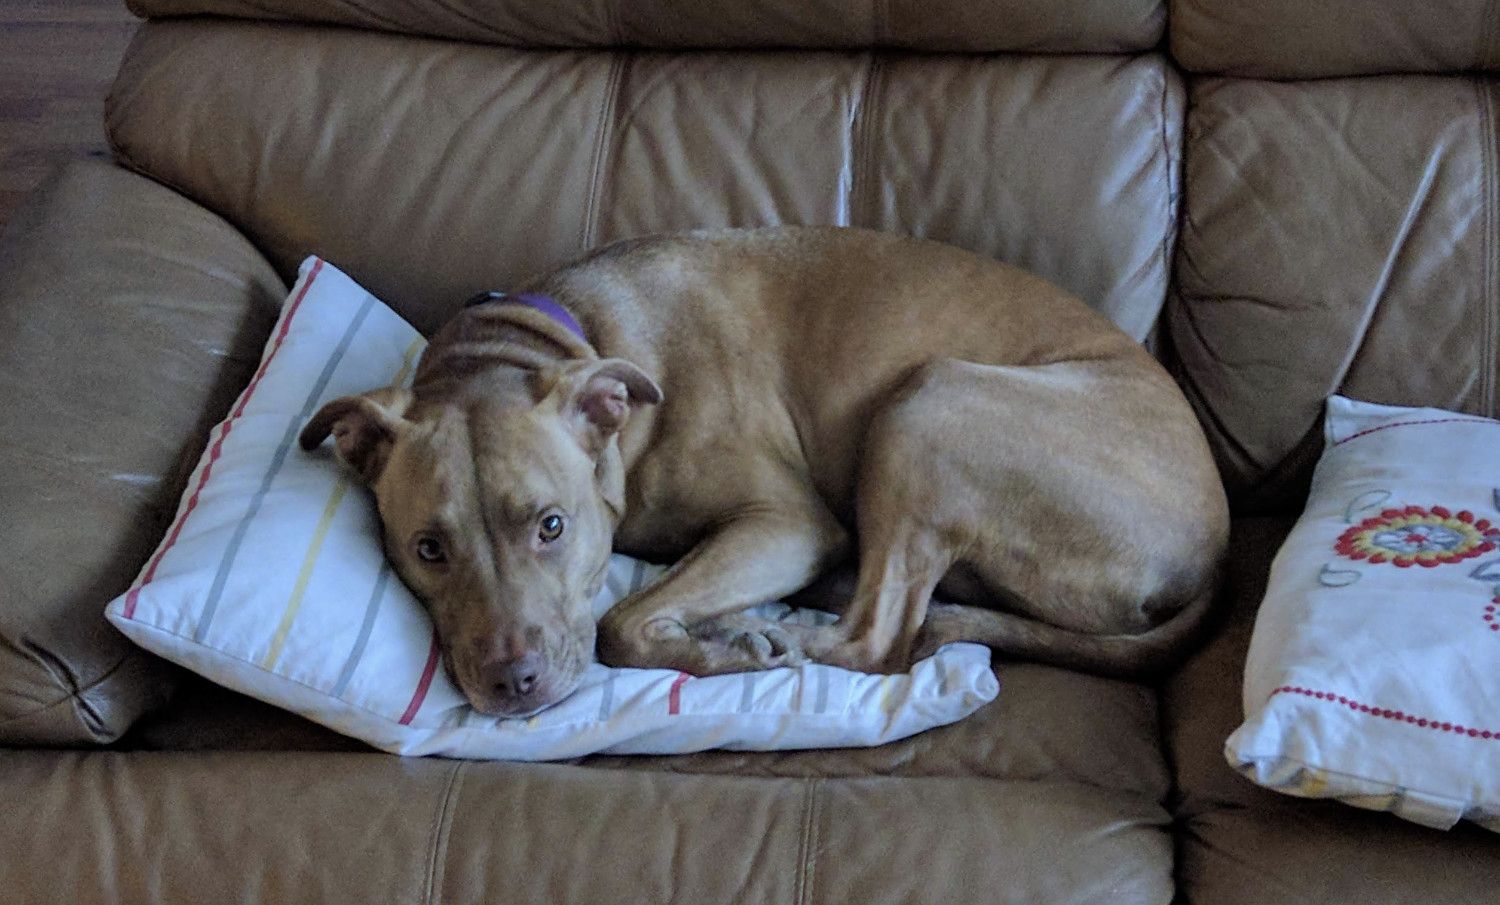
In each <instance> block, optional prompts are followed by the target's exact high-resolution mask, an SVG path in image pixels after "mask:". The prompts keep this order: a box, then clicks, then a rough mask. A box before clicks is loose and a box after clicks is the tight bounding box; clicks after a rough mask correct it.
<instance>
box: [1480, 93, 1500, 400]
mask: <svg viewBox="0 0 1500 905" xmlns="http://www.w3.org/2000/svg"><path fill="white" fill-rule="evenodd" d="M1474 90H1475V91H1476V92H1477V93H1478V95H1479V98H1478V99H1479V121H1480V132H1481V134H1480V145H1479V147H1480V173H1479V176H1480V179H1481V180H1482V181H1483V188H1482V190H1481V192H1480V204H1482V205H1483V212H1482V216H1483V218H1484V224H1483V227H1482V231H1481V234H1482V235H1483V237H1484V273H1483V277H1484V286H1483V288H1482V290H1481V291H1482V293H1483V295H1482V297H1481V299H1480V305H1481V317H1482V319H1483V324H1484V328H1483V330H1482V331H1481V340H1480V341H1481V342H1483V343H1484V346H1483V349H1482V351H1481V355H1482V358H1481V369H1482V370H1481V373H1480V377H1479V380H1480V405H1481V406H1482V408H1483V410H1484V412H1485V414H1487V415H1490V416H1492V417H1493V416H1494V415H1495V365H1496V355H1495V342H1496V338H1495V329H1496V312H1495V307H1496V304H1497V301H1500V299H1497V296H1500V289H1497V287H1496V285H1495V283H1496V272H1497V270H1500V267H1497V265H1496V261H1495V256H1496V254H1497V249H1496V248H1495V242H1496V238H1497V236H1496V224H1495V219H1496V215H1497V211H1496V207H1497V202H1496V198H1495V175H1494V170H1495V166H1496V155H1495V141H1496V133H1495V111H1494V107H1493V103H1492V99H1491V96H1490V92H1489V90H1488V88H1487V86H1486V85H1485V81H1484V78H1483V77H1480V76H1476V77H1475V79H1474Z"/></svg>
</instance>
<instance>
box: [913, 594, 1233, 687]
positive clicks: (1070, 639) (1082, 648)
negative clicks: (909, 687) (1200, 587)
mask: <svg viewBox="0 0 1500 905" xmlns="http://www.w3.org/2000/svg"><path fill="white" fill-rule="evenodd" d="M1217 586H1218V582H1213V583H1211V584H1210V585H1209V587H1208V588H1207V589H1206V590H1204V591H1202V592H1201V593H1200V594H1199V595H1198V596H1197V597H1195V598H1193V599H1192V600H1191V601H1190V602H1189V603H1188V604H1187V605H1186V606H1184V607H1183V608H1182V609H1180V610H1178V611H1177V612H1176V613H1174V614H1173V615H1172V616H1170V617H1169V618H1167V619H1166V620H1165V621H1163V622H1162V623H1160V624H1158V625H1156V626H1153V627H1152V628H1149V629H1147V630H1146V631H1143V632H1140V633H1137V634H1124V635H1092V634H1088V633H1085V632H1076V631H1072V630H1070V629H1065V628H1060V627H1058V626H1055V625H1049V624H1048V623H1045V622H1041V621H1039V620H1036V619H1030V618H1027V617H1025V616H1019V615H1016V614H1015V613H1009V612H1006V611H1004V610H992V609H989V608H986V607H976V606H968V605H964V604H955V603H938V602H933V603H932V604H931V605H930V607H929V609H928V611H927V613H928V615H927V619H928V625H927V626H926V627H925V629H924V632H923V635H922V636H921V637H919V639H918V642H917V644H918V648H917V649H916V650H915V651H913V658H914V659H916V658H920V657H922V656H925V655H927V654H930V653H931V652H932V651H933V650H934V649H935V648H936V647H938V646H940V645H942V644H946V643H948V642H951V641H973V642H976V643H979V644H984V645H987V646H988V647H990V648H991V649H993V650H994V651H995V652H996V653H997V654H999V655H1001V656H1004V657H1014V658H1016V659H1018V660H1028V661H1032V662H1035V663H1045V664H1048V665H1051V666H1062V667H1066V668H1068V669H1075V670H1078V671H1081V672H1088V673H1094V674H1096V675H1102V676H1109V677H1112V678H1124V679H1142V678H1147V677H1150V676H1153V675H1159V674H1161V673H1164V672H1166V671H1168V670H1169V669H1172V668H1173V667H1175V666H1176V665H1178V663H1179V662H1180V661H1181V658H1182V657H1184V656H1186V655H1187V653H1188V652H1189V651H1190V650H1191V649H1192V648H1194V647H1195V646H1196V645H1197V644H1198V643H1200V642H1201V641H1202V640H1203V636H1204V635H1206V634H1207V630H1208V628H1209V627H1210V624H1211V623H1210V620H1209V618H1208V617H1209V615H1210V614H1211V613H1212V612H1213V604H1214V600H1215V597H1216V588H1217Z"/></svg>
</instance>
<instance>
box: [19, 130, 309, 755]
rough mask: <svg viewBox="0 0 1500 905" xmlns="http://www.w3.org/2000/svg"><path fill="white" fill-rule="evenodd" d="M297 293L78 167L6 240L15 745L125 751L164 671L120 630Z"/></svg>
mask: <svg viewBox="0 0 1500 905" xmlns="http://www.w3.org/2000/svg"><path fill="white" fill-rule="evenodd" d="M285 294H286V287H285V285H284V284H283V283H282V282H281V281H280V279H279V278H278V277H277V276H276V273H275V272H274V271H273V270H272V269H271V267H270V265H269V264H267V263H266V261H265V259H264V258H262V257H261V255H260V253H259V252H257V251H256V250H255V249H254V248H253V247H252V246H251V245H250V243H249V242H248V241H247V240H246V239H245V238H244V237H242V236H241V235H240V234H239V233H238V232H236V231H235V230H234V229H233V228H232V227H230V226H229V225H228V224H227V223H225V222H224V221H223V220H221V219H220V218H218V217H216V216H214V215H213V214H211V213H209V212H208V211H206V210H204V209H203V208H201V207H199V206H197V205H196V204H194V203H193V202H191V201H188V200H187V199H185V198H183V197H182V196H180V195H177V194H176V193H174V192H172V191H170V190H168V189H165V188H163V187H161V186H160V185H158V184H156V183H154V182H151V181H150V180H148V179H145V178H142V177H140V176H136V175H133V174H131V173H128V172H126V171H125V170H123V169H120V168H119V167H117V166H114V165H113V164H110V163H106V162H104V161H98V160H92V161H79V162H77V163H75V164H72V165H70V166H69V167H67V168H66V169H64V170H63V171H62V172H61V173H59V174H58V175H57V176H56V177H54V178H53V180H52V181H51V182H49V183H48V184H47V185H46V186H44V187H43V188H42V189H39V190H38V192H37V193H36V194H35V195H34V196H33V197H32V198H31V199H30V200H29V201H28V203H27V204H26V205H25V206H24V207H23V208H22V209H21V210H20V211H18V212H17V214H16V216H15V218H14V219H13V220H12V221H11V223H10V225H9V227H8V228H7V230H6V232H5V235H4V237H3V239H0V513H3V518H0V744H6V745H72V744H80V743H102V742H109V741H112V740H113V739H115V738H117V737H118V736H119V735H120V734H121V733H122V732H124V731H125V730H126V729H127V728H129V726H130V724H131V723H132V722H133V721H134V720H135V718H136V717H137V716H139V715H140V714H141V713H143V712H144V711H145V710H146V709H148V708H149V707H151V706H153V705H154V704H156V703H158V702H160V701H161V700H163V699H164V698H165V697H166V695H167V693H168V692H169V690H170V688H171V684H172V673H171V672H170V671H169V670H168V668H167V667H166V666H165V664H163V663H161V662H160V661H158V660H156V659H155V658H152V657H150V656H149V655H147V654H145V653H144V652H142V651H140V650H138V649H136V648H135V647H134V646H132V645H131V644H130V643H129V642H127V641H126V640H125V638H124V637H123V636H121V635H119V634H117V633H116V632H115V630H114V629H113V628H111V627H110V626H109V624H108V623H107V622H105V620H104V616H103V610H104V605H105V603H107V602H108V601H109V600H110V599H111V598H113V597H115V596H116V595H118V594H120V593H121V592H123V591H124V590H125V589H126V588H127V587H128V586H129V584H130V582H131V580H132V579H134V578H135V576H136V573H137V572H138V571H139V569H140V568H141V565H142V563H144V561H145V559H146V557H147V556H148V555H149V554H150V552H151V550H152V549H153V547H154V546H155V544H156V543H157V542H158V540H159V539H160V537H161V535H162V533H163V531H164V530H165V526H166V525H167V523H168V521H169V520H170V518H171V516H172V513H173V511H174V510H175V508H176V503H177V498H178V496H179V495H180V494H181V492H182V488H183V485H184V483H185V482H186V480H187V475H188V472H189V471H190V470H191V468H192V466H193V463H194V461H195V460H196V458H197V456H198V453H199V452H200V451H201V449H202V447H203V444H204V442H205V439H206V437H207V434H208V429H209V428H210V427H211V426H212V425H213V423H214V422H215V421H216V420H217V419H218V418H219V417H221V416H222V413H223V412H224V411H225V410H226V409H227V407H228V406H229V404H230V403H231V402H232V399H233V397H234V394H235V393H236V392H237V391H238V390H239V388H240V387H241V386H243V385H244V383H245V382H246V381H247V380H248V379H249V376H250V373H251V371H252V369H253V368H254V366H255V364H256V362H257V360H258V358H259V354H260V349H261V346H262V344H263V343H264V341H265V337H266V335H267V334H268V333H269V332H270V329H271V326H272V324H273V322H274V320H275V317H276V313H277V310H278V308H279V306H280V303H281V300H282V298H283V297H284V296H285Z"/></svg>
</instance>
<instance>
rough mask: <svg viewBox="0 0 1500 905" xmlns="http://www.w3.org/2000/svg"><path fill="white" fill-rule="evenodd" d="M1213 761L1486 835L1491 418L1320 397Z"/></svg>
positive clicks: (1490, 771)
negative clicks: (1300, 498) (1320, 433)
mask: <svg viewBox="0 0 1500 905" xmlns="http://www.w3.org/2000/svg"><path fill="white" fill-rule="evenodd" d="M1325 434H1326V441H1327V446H1326V450H1325V452H1324V453H1323V457H1322V459H1321V460H1320V461H1319V462H1318V466H1317V470H1316V471H1315V473H1314V476H1313V484H1312V492H1311V495H1310V498H1309V500H1308V503H1307V508H1306V510H1305V511H1304V512H1303V514H1302V517H1301V519H1300V520H1299V521H1298V522H1297V525H1296V527H1295V528H1294V529H1293V531H1292V533H1291V535H1290V536H1289V537H1288V538H1287V540H1286V543H1285V545H1283V546H1282V548H1281V550H1280V551H1279V552H1278V553H1277V556H1276V559H1275V562H1274V563H1273V565H1272V567H1271V575H1270V583H1269V585H1268V589H1267V591H1266V598H1265V601H1264V602H1263V603H1262V605H1261V608H1260V613H1259V615H1258V616H1257V618H1256V623H1255V630H1254V634H1253V635H1252V638H1251V642H1250V653H1249V658H1248V660H1247V662H1246V665H1245V686H1244V703H1245V714H1246V718H1245V723H1244V725H1242V726H1240V727H1239V729H1238V730H1236V731H1235V732H1234V734H1233V735H1231V736H1230V737H1229V740H1228V743H1227V745H1226V751H1225V754H1226V757H1227V758H1228V759H1229V762H1230V764H1231V765H1233V766H1234V767H1235V768H1236V769H1238V770H1239V771H1240V772H1241V773H1243V774H1244V775H1245V776H1247V777H1249V778H1250V779H1251V780H1253V781H1254V782H1257V783H1259V784H1261V785H1263V786H1266V787H1268V788H1272V789H1276V790H1278V791H1281V792H1286V793H1288V794H1291V795H1301V796H1307V797H1317V798H1329V797H1331V798H1337V799H1339V800H1341V801H1344V802H1347V803H1349V804H1352V805H1355V806H1357V807H1362V808H1371V809H1374V810H1381V811H1390V812H1392V813H1394V814H1396V815H1397V816H1400V817H1404V818H1405V819H1407V820H1412V821H1415V822H1417V823H1421V824H1425V825H1427V826H1432V827H1440V828H1447V827H1451V826H1452V825H1453V824H1454V823H1456V822H1457V821H1458V820H1460V819H1463V818H1467V819H1469V820H1471V821H1474V822H1475V823H1478V824H1479V825H1481V826H1483V827H1485V828H1487V829H1490V830H1495V831H1500V489H1497V488H1500V456H1497V455H1496V450H1497V449H1500V422H1496V421H1493V420H1490V419H1488V418H1480V417H1476V416H1473V415H1464V414H1459V413H1456V412H1447V411H1442V410H1440V409H1429V408H1395V407H1391V406H1382V405H1372V404H1369V403H1364V402H1356V401H1353V400H1350V399H1345V398H1343V397H1339V396H1335V397H1333V398H1332V399H1330V400H1329V401H1328V417H1327V420H1326V427H1325Z"/></svg>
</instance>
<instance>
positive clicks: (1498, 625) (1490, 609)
mask: <svg viewBox="0 0 1500 905" xmlns="http://www.w3.org/2000/svg"><path fill="white" fill-rule="evenodd" d="M1497 607H1500V597H1496V598H1494V599H1493V600H1492V601H1491V602H1490V605H1489V606H1487V607H1485V608H1484V624H1485V625H1488V626H1489V627H1490V631H1492V632H1500V610H1497V609H1496V608H1497Z"/></svg>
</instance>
